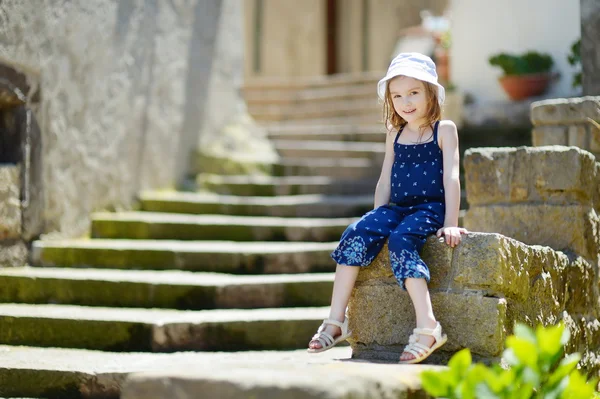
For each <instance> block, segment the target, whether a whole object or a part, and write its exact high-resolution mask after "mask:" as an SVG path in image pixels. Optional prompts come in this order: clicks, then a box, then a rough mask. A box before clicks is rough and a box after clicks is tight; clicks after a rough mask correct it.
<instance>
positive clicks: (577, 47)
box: [567, 39, 583, 88]
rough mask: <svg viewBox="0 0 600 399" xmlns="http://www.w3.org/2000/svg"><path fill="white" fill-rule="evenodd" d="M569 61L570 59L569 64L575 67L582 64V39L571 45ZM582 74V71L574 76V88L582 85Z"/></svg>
mask: <svg viewBox="0 0 600 399" xmlns="http://www.w3.org/2000/svg"><path fill="white" fill-rule="evenodd" d="M567 61H569V65H571V66H574V67H578V66H580V65H581V39H579V40H577V41H576V42H575V43H573V45H571V53H569V55H568V56H567ZM582 76H583V75H582V73H581V71H579V72H577V73H576V74H575V75H574V76H573V88H577V87H581V79H582Z"/></svg>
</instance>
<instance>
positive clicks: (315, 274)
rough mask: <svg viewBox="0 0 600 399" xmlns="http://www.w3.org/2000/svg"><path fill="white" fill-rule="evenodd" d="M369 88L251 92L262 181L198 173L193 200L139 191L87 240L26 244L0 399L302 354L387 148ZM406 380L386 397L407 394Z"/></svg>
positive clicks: (101, 215) (344, 83)
mask: <svg viewBox="0 0 600 399" xmlns="http://www.w3.org/2000/svg"><path fill="white" fill-rule="evenodd" d="M374 82H375V80H374V78H373V77H364V76H359V77H358V78H357V77H348V76H346V77H344V76H342V77H335V78H333V79H322V80H321V81H319V82H317V83H315V82H312V81H311V80H307V81H306V82H302V83H298V82H297V83H296V85H295V86H292V87H285V86H284V85H283V84H282V83H281V82H276V83H275V84H272V85H271V86H269V84H268V82H267V83H265V82H263V83H260V84H258V85H257V86H250V85H248V87H247V88H246V96H247V98H248V104H249V109H250V111H251V113H252V114H253V116H254V117H255V118H256V119H257V120H258V121H260V122H261V123H263V124H264V125H265V126H266V128H267V129H268V133H269V135H270V137H271V138H272V140H273V142H274V143H275V146H276V148H277V149H278V151H279V153H280V155H281V161H280V162H279V163H278V164H276V165H273V166H272V170H271V172H272V175H270V176H267V175H265V176H262V175H261V176H246V175H238V176H232V175H230V176H223V175H210V174H199V175H198V177H197V187H198V190H197V191H196V192H162V191H161V192H143V193H140V196H139V208H138V209H136V210H135V211H127V212H116V213H111V212H98V213H95V214H93V215H92V223H91V235H90V238H87V239H68V240H48V241H38V242H34V243H33V247H32V256H31V264H32V266H24V267H20V268H11V269H0V302H2V304H0V345H5V346H2V347H0V351H2V352H3V355H2V356H3V357H4V358H5V362H4V364H5V366H2V365H0V396H6V397H16V396H19V397H22V396H31V397H48V398H54V397H60V398H64V397H94V398H109V397H111V398H112V397H118V395H119V392H120V389H121V385H122V383H123V381H124V380H125V377H126V376H127V375H128V374H129V373H130V372H133V371H143V370H155V371H156V370H163V369H162V368H161V364H163V363H164V364H172V362H173V359H175V358H174V357H172V358H166V357H165V356H179V355H177V354H172V355H167V354H162V355H161V354H157V353H155V352H176V351H201V352H211V353H212V352H214V351H226V352H231V351H249V350H261V351H264V350H276V351H282V350H295V349H296V350H299V351H300V352H298V353H296V354H295V355H293V356H295V357H298V356H299V358H304V357H303V356H304V348H305V347H306V345H307V343H308V340H309V339H310V337H311V336H312V335H313V334H314V332H315V330H316V328H317V327H318V325H319V324H320V321H321V320H322V319H323V318H325V317H326V316H327V314H328V304H329V300H330V295H331V290H332V283H333V273H332V272H333V270H334V267H335V265H334V263H333V261H332V260H331V259H330V257H329V253H330V252H331V251H332V250H333V249H334V248H335V246H336V244H337V240H338V239H339V236H340V234H341V233H342V231H343V230H344V229H345V227H346V226H347V225H348V224H350V223H351V222H352V221H354V220H355V218H356V217H358V216H360V215H361V214H363V213H364V212H366V211H367V210H369V209H371V208H372V201H373V190H374V187H375V183H376V177H377V176H378V174H379V168H380V164H381V160H382V156H383V151H384V148H383V140H384V136H383V134H382V130H381V128H380V127H379V126H377V125H376V121H377V119H378V118H379V117H380V116H379V114H378V105H377V101H376V96H375V94H374V91H373V87H374ZM367 88H368V90H367ZM290 93H295V94H293V95H291V94H290ZM316 99H318V101H316ZM350 99H351V100H352V101H350V102H349V101H348V100H350ZM366 103H368V104H369V106H365V104H366ZM331 121H337V124H331V123H330V122H331ZM21 345H23V347H21ZM50 347H52V348H56V349H50ZM44 348H46V349H44ZM61 348H62V349H61ZM340 350H342V351H344V352H343V353H344V355H345V356H346V357H348V356H349V348H347V347H346V348H341V349H340ZM96 351H103V352H96ZM104 352H110V353H111V354H110V355H109V354H108V353H106V354H101V353H104ZM126 352H148V353H147V354H146V355H142V354H141V353H140V354H138V355H136V356H138V357H136V358H135V359H137V360H135V361H134V360H131V359H132V358H131V355H130V354H128V353H126ZM150 352H153V353H150ZM244 353H249V352H240V355H239V356H241V357H242V358H244V359H245V355H244ZM282 353H287V352H282ZM332 353H338V354H339V353H341V352H340V351H339V350H337V352H332ZM196 355H197V356H199V357H198V358H196V360H194V362H196V363H195V364H200V363H202V362H204V360H202V359H207V357H206V356H209V353H197V354H196ZM223 356H227V355H225V354H223ZM231 356H234V355H233V354H232V355H231ZM231 356H230V357H231ZM290 356H292V355H290ZM271 357H273V356H271ZM275 357H276V358H277V356H275ZM73 358H80V359H81V358H83V359H86V358H89V359H96V358H98V359H104V360H102V361H100V363H102V364H101V365H99V364H96V363H95V361H92V360H91V363H92V364H91V365H87V364H86V362H85V361H83V362H81V361H79V362H78V361H75V360H74V359H73ZM280 358H285V355H281V356H280ZM23 359H25V360H23ZM35 359H37V360H35ZM53 359H62V360H61V363H59V364H56V363H55V362H54V361H53ZM107 359H109V360H107ZM139 359H144V360H143V361H141V360H139ZM165 359H171V360H165ZM214 359H218V357H214ZM320 359H328V358H327V357H325V358H323V357H322V356H321V357H320ZM217 361H218V360H217ZM304 361H305V362H309V363H310V362H311V360H304ZM40 362H41V363H40ZM105 362H108V365H107V364H104V363H105ZM140 362H141V363H143V364H144V365H143V366H142V365H140ZM277 362H278V364H279V362H280V361H279V360H278V361H277ZM320 362H323V360H320ZM325 362H327V360H325ZM44 364H45V366H43V365H44ZM148 364H152V365H151V366H149V365H148ZM111 365H114V367H113V366H111ZM117 365H118V366H117ZM169 367H172V366H169ZM413 374H414V373H413ZM108 376H110V377H108ZM74 381H75V382H74ZM408 385H410V386H411V387H410V389H408V388H406V389H405V388H403V387H405V386H407V385H406V384H401V383H399V385H397V386H396V387H395V388H394V389H395V390H399V391H406V392H408V391H411V392H412V391H413V390H414V392H418V391H419V389H418V387H417V388H414V384H412V383H411V384H408ZM417 385H418V384H417ZM361 389H362V388H361ZM369 397H371V396H369ZM372 397H377V396H372Z"/></svg>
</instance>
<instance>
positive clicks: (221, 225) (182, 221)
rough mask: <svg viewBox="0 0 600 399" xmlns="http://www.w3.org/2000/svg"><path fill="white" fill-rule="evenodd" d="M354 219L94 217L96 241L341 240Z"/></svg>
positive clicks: (172, 215) (169, 215) (141, 214)
mask: <svg viewBox="0 0 600 399" xmlns="http://www.w3.org/2000/svg"><path fill="white" fill-rule="evenodd" d="M354 221H355V219H353V218H278V217H269V216H264V217H259V216H228V215H189V214H179V213H161V212H117V213H111V212H102V213H94V214H92V237H93V238H127V239H143V240H144V239H145V240H148V239H150V240H234V241H316V242H326V241H334V240H338V239H339V237H340V235H341V234H342V232H343V231H344V230H345V229H346V227H348V225H349V224H351V223H353V222H354Z"/></svg>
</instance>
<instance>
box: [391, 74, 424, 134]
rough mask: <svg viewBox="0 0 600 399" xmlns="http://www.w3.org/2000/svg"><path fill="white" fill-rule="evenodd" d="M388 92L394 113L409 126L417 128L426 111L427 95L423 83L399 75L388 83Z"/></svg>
mask: <svg viewBox="0 0 600 399" xmlns="http://www.w3.org/2000/svg"><path fill="white" fill-rule="evenodd" d="M389 90H390V94H391V97H392V103H393V105H394V109H395V110H396V112H397V113H398V114H399V115H400V116H401V117H402V119H404V120H406V122H407V123H408V124H409V125H411V126H413V127H417V128H418V126H419V125H420V124H421V122H422V119H423V118H424V117H425V113H426V110H427V94H426V92H425V86H424V85H423V82H422V81H420V80H418V79H415V78H411V77H408V76H402V75H400V76H397V77H395V78H394V79H392V80H391V81H390V85H389Z"/></svg>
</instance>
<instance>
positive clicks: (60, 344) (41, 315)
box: [0, 303, 329, 352]
mask: <svg viewBox="0 0 600 399" xmlns="http://www.w3.org/2000/svg"><path fill="white" fill-rule="evenodd" d="M328 314H329V308H328V307H307V308H282V309H218V310H196V311H192V310H187V311H182V310H165V309H130V308H103V307H85V306H70V305H29V304H11V303H9V304H0V344H6V345H27V346H40V347H57V348H77V349H96V350H106V351H115V352H121V351H128V352H173V351H188V350H193V351H238V350H285V349H300V348H306V346H307V344H308V341H309V340H310V337H312V336H313V335H314V333H315V331H316V329H317V327H318V326H319V324H320V323H321V322H322V321H323V319H325V318H326V317H327V315H328Z"/></svg>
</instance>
